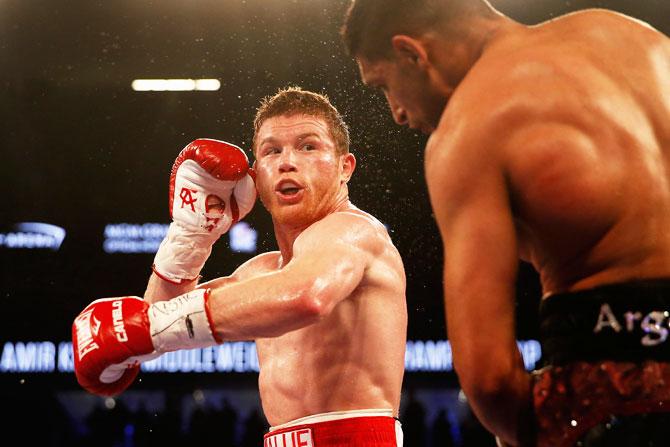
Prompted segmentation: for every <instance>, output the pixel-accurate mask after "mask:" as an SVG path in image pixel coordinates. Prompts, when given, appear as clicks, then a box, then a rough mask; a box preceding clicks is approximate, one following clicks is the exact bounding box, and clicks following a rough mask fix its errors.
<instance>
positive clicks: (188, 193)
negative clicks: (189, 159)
mask: <svg viewBox="0 0 670 447" xmlns="http://www.w3.org/2000/svg"><path fill="white" fill-rule="evenodd" d="M197 192H198V191H197V190H195V189H193V190H191V189H189V188H186V187H183V188H182V189H181V192H180V193H179V198H180V199H181V207H182V208H184V205H189V206H190V207H191V211H193V212H194V213H195V205H193V204H194V203H195V202H197V201H198V199H197V198H194V197H193V193H197Z"/></svg>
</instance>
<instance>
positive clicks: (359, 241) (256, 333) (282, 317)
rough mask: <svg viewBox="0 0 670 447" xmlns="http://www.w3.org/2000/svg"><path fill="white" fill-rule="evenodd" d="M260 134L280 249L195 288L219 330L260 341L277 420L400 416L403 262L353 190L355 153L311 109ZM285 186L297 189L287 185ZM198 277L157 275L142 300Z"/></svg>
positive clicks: (265, 192) (269, 407)
mask: <svg viewBox="0 0 670 447" xmlns="http://www.w3.org/2000/svg"><path fill="white" fill-rule="evenodd" d="M258 141H259V144H258V147H257V148H256V151H255V152H256V158H257V161H256V164H255V168H256V172H257V177H256V182H257V188H258V190H259V194H260V197H261V200H262V201H263V203H264V205H265V206H266V208H267V209H268V210H269V211H270V213H271V215H272V217H273V223H274V228H275V235H276V238H277V242H278V245H279V249H280V250H279V251H277V252H269V253H264V254H261V255H259V256H256V257H254V258H252V259H251V260H249V261H247V262H246V263H245V264H243V265H242V266H240V267H239V268H238V269H237V270H236V271H235V272H234V273H233V274H232V275H231V276H228V277H224V278H219V279H215V280H213V281H210V282H207V283H204V284H202V285H200V286H198V287H208V288H211V290H212V291H211V298H210V301H209V307H210V313H211V315H212V319H213V323H214V326H215V328H214V329H215V331H216V332H217V333H218V335H219V336H220V337H221V338H222V339H224V340H256V346H257V350H258V357H259V363H260V371H261V372H260V377H259V388H260V394H261V400H262V403H263V410H264V412H265V415H266V417H267V419H268V421H269V423H270V424H271V425H280V424H283V423H286V422H288V421H291V420H294V419H297V418H300V417H304V416H308V415H312V414H317V413H324V412H330V411H342V410H356V409H387V410H391V411H392V412H393V414H394V415H397V413H398V407H399V404H400V390H401V386H402V377H403V371H404V355H405V340H406V328H407V309H406V303H405V274H404V268H403V265H402V260H401V258H400V256H399V254H398V252H397V250H396V249H395V247H394V246H393V243H392V241H391V239H390V238H389V236H388V233H387V232H386V229H385V228H384V226H383V225H382V224H381V223H380V222H379V221H377V220H376V219H375V218H374V217H372V216H370V215H369V214H367V213H365V212H363V211H361V210H359V209H357V208H356V207H355V206H353V205H352V204H351V203H350V202H349V200H348V193H347V181H348V180H349V178H350V177H351V174H352V173H353V170H354V167H355V159H354V158H353V155H351V154H344V155H339V154H337V152H336V150H335V146H334V143H333V141H332V138H331V137H330V133H329V132H328V128H327V126H326V124H325V122H324V121H323V120H322V119H320V118H314V117H309V116H304V115H294V116H281V117H275V118H270V119H268V120H267V121H265V123H264V124H263V126H262V127H261V129H260V130H259V134H258ZM287 180H290V181H291V182H293V185H287V184H286V183H285V181H287ZM287 186H298V188H296V189H297V191H289V192H288V194H285V193H284V192H282V188H284V187H287ZM194 287H195V282H193V283H191V284H186V285H180V286H174V285H171V284H169V283H167V282H165V281H162V280H161V279H160V278H158V277H156V276H155V275H152V277H151V279H150V281H149V287H148V289H147V295H146V298H147V299H150V300H152V301H153V300H158V299H167V298H171V297H174V296H176V295H178V294H180V293H184V292H186V291H188V290H192V289H193V288H194Z"/></svg>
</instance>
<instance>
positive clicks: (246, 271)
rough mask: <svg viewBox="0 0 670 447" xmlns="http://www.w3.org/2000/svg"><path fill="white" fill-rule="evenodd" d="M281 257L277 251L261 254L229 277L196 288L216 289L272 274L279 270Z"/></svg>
mask: <svg viewBox="0 0 670 447" xmlns="http://www.w3.org/2000/svg"><path fill="white" fill-rule="evenodd" d="M280 258H281V255H280V253H279V252H278V251H269V252H267V253H261V254H260V255H258V256H254V257H253V258H251V259H249V260H248V261H246V262H245V263H243V264H242V265H240V266H239V267H237V269H235V271H234V272H233V274H231V275H230V276H223V277H220V278H216V279H213V280H211V281H207V282H205V283H202V284H200V285H198V288H217V287H222V286H225V285H229V284H232V283H235V282H239V281H244V280H247V279H251V278H253V277H256V276H259V275H262V274H265V273H269V272H273V271H276V270H278V269H279V265H280Z"/></svg>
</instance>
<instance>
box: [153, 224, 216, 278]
mask: <svg viewBox="0 0 670 447" xmlns="http://www.w3.org/2000/svg"><path fill="white" fill-rule="evenodd" d="M218 237H219V235H218V234H212V233H208V232H193V231H189V230H187V229H186V228H184V227H183V226H181V225H179V224H178V223H175V222H172V223H171V224H170V227H169V228H168V232H167V235H166V236H165V239H163V241H162V242H161V245H160V246H159V247H158V251H157V252H156V256H155V257H154V265H153V270H154V272H156V274H157V275H158V276H159V277H161V278H162V279H164V280H166V281H169V282H172V283H175V284H181V283H183V282H189V281H193V280H194V279H196V278H197V277H198V275H199V274H200V270H202V267H203V266H204V265H205V262H206V261H207V259H208V258H209V255H210V254H211V252H212V245H213V244H214V242H216V240H217V239H218Z"/></svg>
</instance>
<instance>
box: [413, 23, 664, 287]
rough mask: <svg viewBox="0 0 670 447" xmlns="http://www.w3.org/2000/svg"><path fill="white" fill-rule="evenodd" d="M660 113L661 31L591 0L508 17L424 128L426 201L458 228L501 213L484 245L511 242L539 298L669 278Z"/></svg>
mask: <svg viewBox="0 0 670 447" xmlns="http://www.w3.org/2000/svg"><path fill="white" fill-rule="evenodd" d="M483 111H485V113H482V112H483ZM669 117H670V42H669V41H668V39H667V38H666V37H665V36H663V35H661V34H660V33H658V32H656V31H654V30H652V29H650V28H648V27H647V26H644V25H642V24H640V23H638V22H636V21H633V20H631V19H629V18H626V17H624V16H621V15H618V14H615V13H611V12H606V11H600V10H591V11H585V12H580V13H575V14H571V15H568V16H564V17H561V18H559V19H556V20H553V21H550V22H547V23H544V24H541V25H538V26H535V27H522V26H512V27H511V28H510V29H508V30H507V31H502V32H500V33H499V35H498V36H496V37H495V38H494V39H492V40H491V42H490V44H489V45H488V46H487V47H486V48H485V50H484V52H483V54H482V56H481V58H480V59H479V61H478V62H477V63H476V64H475V66H474V67H473V68H472V70H471V71H470V73H469V74H468V76H467V77H466V78H465V79H464V81H463V82H462V83H461V85H460V86H459V88H458V89H457V90H456V92H455V94H454V95H453V97H452V98H451V101H450V103H449V105H448V106H447V108H446V110H445V112H444V114H443V115H442V119H441V121H440V124H439V126H438V128H437V130H436V131H435V132H434V133H433V135H432V137H431V141H430V143H429V148H428V151H427V161H426V169H427V175H428V182H429V185H430V189H431V194H432V195H433V196H434V207H436V209H437V211H438V213H439V212H440V211H442V213H444V214H445V215H446V214H447V213H453V212H456V213H458V214H459V215H461V216H463V219H464V220H463V222H460V223H457V225H458V227H459V228H460V227H461V226H465V225H467V224H468V222H470V223H472V222H488V223H490V224H491V225H495V224H502V226H503V230H502V231H500V232H499V236H501V238H499V239H497V241H495V242H492V241H491V243H493V244H498V245H500V244H502V245H503V246H504V245H505V244H508V245H510V247H509V250H510V251H514V248H515V247H514V246H516V248H517V253H518V255H519V256H520V257H521V258H522V259H525V260H527V261H529V262H531V263H532V264H533V265H534V266H535V268H536V269H537V270H538V272H539V273H540V275H541V281H542V285H543V289H544V294H545V296H548V295H550V294H553V293H557V292H563V291H572V290H579V289H585V288H590V287H593V286H597V285H601V284H608V283H614V282H621V281H628V280H634V279H640V278H656V277H668V276H670V185H669V180H670V174H669V173H668V168H669V167H670V119H668V118H669ZM483 167H484V168H483ZM444 172H449V173H458V174H456V175H444V174H443V173H444ZM475 178H479V180H473V179H475ZM463 185H467V186H463ZM459 195H460V196H459ZM466 196H467V197H473V196H482V197H483V196H490V198H489V199H483V198H481V199H478V200H464V199H463V197H466ZM445 203H448V204H449V205H448V206H444V204H445ZM510 209H511V213H512V215H511V216H508V215H507V214H509V212H510ZM491 210H499V211H494V212H491ZM498 212H499V213H500V215H496V214H497V213H498ZM448 219H449V220H450V222H452V223H453V220H451V219H452V218H451V217H449V218H448ZM452 223H450V224H449V225H450V226H451V225H452ZM507 230H509V231H507ZM465 233H467V232H460V231H458V232H455V233H454V237H464V236H465ZM501 241H502V242H501ZM482 243H483V244H484V243H486V241H482ZM445 246H446V247H447V250H448V249H449V247H450V245H449V244H445ZM483 248H484V247H481V246H478V245H477V244H470V245H469V247H466V249H468V250H479V252H480V255H479V256H482V254H481V253H482V250H483ZM504 250H507V249H504ZM505 253H506V254H507V251H506V252H505ZM466 256H468V257H470V256H472V257H473V258H477V255H475V254H472V255H466ZM456 262H458V261H456ZM454 268H459V267H458V266H455V267H454Z"/></svg>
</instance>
